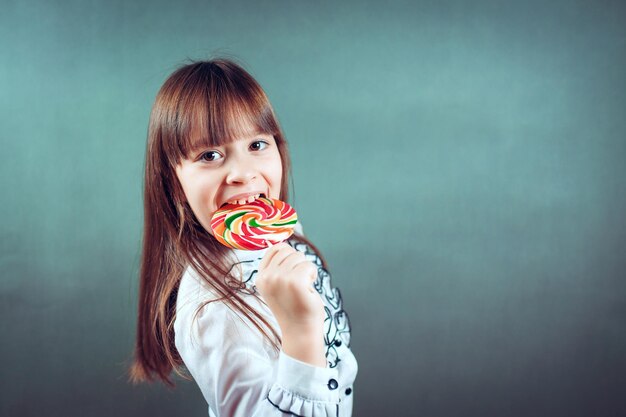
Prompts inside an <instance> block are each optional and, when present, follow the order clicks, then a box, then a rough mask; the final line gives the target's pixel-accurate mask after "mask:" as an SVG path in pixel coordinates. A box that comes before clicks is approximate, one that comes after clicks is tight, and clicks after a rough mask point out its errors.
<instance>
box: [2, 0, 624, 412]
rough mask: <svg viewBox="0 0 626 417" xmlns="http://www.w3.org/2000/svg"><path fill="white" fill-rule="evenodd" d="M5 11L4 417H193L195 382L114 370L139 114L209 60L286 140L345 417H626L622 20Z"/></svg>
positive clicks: (222, 8) (474, 13)
mask: <svg viewBox="0 0 626 417" xmlns="http://www.w3.org/2000/svg"><path fill="white" fill-rule="evenodd" d="M546 3H547V4H546ZM1 9H2V11H1V12H0V56H1V57H2V58H1V61H0V138H1V151H0V155H1V156H0V158H1V159H0V174H1V177H0V192H1V195H2V204H0V233H1V236H0V237H1V239H0V245H1V257H0V271H1V273H2V280H1V283H0V314H1V317H2V318H1V321H0V322H1V323H2V324H1V326H2V327H1V328H0V331H1V334H2V336H1V344H0V357H2V358H3V365H2V371H1V372H0V373H1V375H2V377H1V379H0V380H1V382H0V384H1V387H0V388H1V389H0V414H1V415H2V416H41V415H46V416H51V417H52V416H103V417H104V416H106V417H109V416H113V415H114V416H150V417H157V416H204V415H206V411H207V410H206V404H205V402H204V399H203V398H202V396H201V394H200V391H199V389H198V388H197V386H196V385H195V383H193V382H191V383H190V382H185V381H182V380H178V381H179V383H178V386H177V389H176V390H175V391H172V392H169V391H168V390H167V389H165V388H164V387H163V386H161V385H153V386H151V385H145V386H140V387H132V386H131V385H129V384H127V383H126V376H125V366H126V365H127V363H128V359H129V356H130V354H131V350H132V345H133V337H134V331H135V329H134V326H135V309H136V296H137V272H138V261H139V253H140V238H141V221H142V211H141V210H142V209H141V204H142V201H141V200H142V195H141V186H142V167H143V159H144V146H145V139H146V131H147V124H148V117H149V112H150V108H151V105H152V102H153V100H154V97H155V95H156V92H157V90H158V88H159V86H160V85H161V83H162V82H163V81H164V79H165V77H166V76H167V74H169V73H170V72H172V71H173V69H174V68H176V67H177V66H178V65H179V64H181V63H182V62H183V61H184V60H185V59H186V58H188V57H189V58H208V57H210V56H212V55H215V54H220V53H227V54H230V55H232V56H235V57H237V58H239V59H240V60H242V61H243V62H244V63H245V64H246V66H247V68H248V69H249V70H250V71H251V72H252V74H253V75H254V76H255V77H257V79H258V80H259V81H260V82H261V84H262V85H263V87H264V88H265V89H266V91H267V93H268V95H269V97H270V99H271V100H272V103H273V105H274V107H275V109H276V112H277V114H278V116H279V118H280V120H281V122H282V124H283V128H284V130H285V133H286V135H287V139H288V140H289V142H290V147H291V150H292V157H293V163H294V169H293V180H294V184H295V196H296V198H295V201H294V204H295V207H296V208H297V210H298V212H299V214H300V218H301V220H302V224H303V225H304V228H305V231H306V232H307V234H308V236H309V237H310V238H311V239H312V241H313V242H315V243H316V244H317V245H319V247H320V249H321V250H322V251H323V253H324V255H325V256H326V257H327V258H328V260H329V263H330V267H331V273H332V274H333V279H334V283H335V285H337V286H338V287H339V288H340V289H341V290H342V293H343V297H344V302H345V307H346V309H347V311H348V313H349V314H350V318H351V322H352V327H353V339H352V340H353V341H352V347H353V350H354V352H355V355H356V356H357V359H358V361H359V374H358V377H357V380H356V383H355V391H354V400H355V412H354V415H355V416H357V417H369V416H445V417H447V416H450V417H452V416H464V417H467V416H481V417H482V416H513V417H516V416H550V417H557V416H564V417H565V416H567V417H572V416H581V417H582V416H585V417H586V416H618V415H619V416H623V415H626V400H625V399H624V398H626V397H624V396H623V392H624V387H625V386H626V376H625V375H626V359H625V357H626V332H625V331H624V330H625V326H626V282H625V278H626V276H625V273H624V269H625V267H626V261H625V256H624V253H625V247H626V220H625V218H624V213H626V163H625V162H626V99H625V92H626V77H625V75H624V74H626V24H625V23H626V18H625V16H626V7H625V6H624V3H623V2H618V1H598V2H582V1H567V0H561V1H552V2H544V1H489V0H480V1H474V2H468V1H463V0H459V1H449V0H443V1H405V2H393V3H388V2H374V1H369V2H366V1H353V2H348V1H337V2H329V1H323V2H314V1H298V0H292V1H274V2H253V1H249V2H242V1H228V2H227V1H219V2H215V1H213V2H209V1H196V2H193V1H180V2H172V1H161V0H159V1H150V2H147V1H143V2H141V1H135V2H133V1H119V0H118V1H99V0H94V1H90V2H84V1H77V0H73V1H63V2H61V1H47V0H31V1H28V0H26V1H15V0H9V1H3V4H2V7H1Z"/></svg>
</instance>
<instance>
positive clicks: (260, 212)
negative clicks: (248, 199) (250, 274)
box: [211, 197, 298, 250]
mask: <svg viewBox="0 0 626 417" xmlns="http://www.w3.org/2000/svg"><path fill="white" fill-rule="evenodd" d="M296 223H298V214H297V213H296V211H295V210H294V209H293V207H291V206H290V205H289V204H287V203H285V202H284V201H281V200H275V199H273V198H266V197H260V198H257V199H256V200H254V201H253V202H252V203H245V204H227V205H225V206H223V207H221V208H220V209H219V210H217V211H216V212H215V214H214V215H213V218H211V229H213V233H214V235H215V238H216V239H217V240H218V242H220V243H221V244H223V245H226V246H228V247H229V248H233V249H245V250H259V249H265V248H267V247H269V246H272V245H275V244H277V243H280V242H282V241H284V240H286V239H288V238H289V236H291V235H292V234H293V228H294V227H295V225H296Z"/></svg>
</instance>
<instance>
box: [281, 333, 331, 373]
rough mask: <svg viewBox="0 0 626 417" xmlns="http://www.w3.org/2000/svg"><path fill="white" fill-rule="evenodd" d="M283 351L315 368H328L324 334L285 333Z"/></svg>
mask: <svg viewBox="0 0 626 417" xmlns="http://www.w3.org/2000/svg"><path fill="white" fill-rule="evenodd" d="M282 349H283V352H285V354H287V355H289V356H291V357H292V358H294V359H297V360H299V361H301V362H305V363H308V364H310V365H313V366H319V367H322V368H325V367H326V356H325V355H324V338H323V336H322V332H321V331H320V332H317V331H315V332H296V333H290V332H283V337H282Z"/></svg>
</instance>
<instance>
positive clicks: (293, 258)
mask: <svg viewBox="0 0 626 417" xmlns="http://www.w3.org/2000/svg"><path fill="white" fill-rule="evenodd" d="M305 261H306V257H305V256H304V253H302V252H299V251H297V250H294V251H293V252H292V253H290V254H289V255H288V256H287V257H286V258H285V259H283V261H282V262H281V263H280V267H281V268H284V269H285V270H287V271H291V270H293V269H294V268H295V267H296V265H298V264H299V263H301V262H305Z"/></svg>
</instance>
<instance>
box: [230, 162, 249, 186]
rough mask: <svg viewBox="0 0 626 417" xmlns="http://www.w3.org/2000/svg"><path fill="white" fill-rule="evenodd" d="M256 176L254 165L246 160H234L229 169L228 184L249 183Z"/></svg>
mask: <svg viewBox="0 0 626 417" xmlns="http://www.w3.org/2000/svg"><path fill="white" fill-rule="evenodd" d="M255 176H256V169H255V167H254V165H253V164H252V163H250V162H248V161H246V160H245V158H238V159H234V160H233V161H232V162H231V164H230V165H229V167H228V172H227V174H226V183H227V184H233V183H244V184H245V183H248V182H250V181H251V180H252V179H254V177H255Z"/></svg>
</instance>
